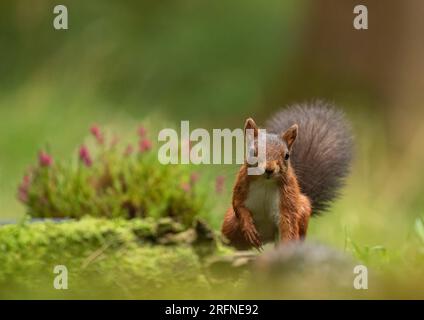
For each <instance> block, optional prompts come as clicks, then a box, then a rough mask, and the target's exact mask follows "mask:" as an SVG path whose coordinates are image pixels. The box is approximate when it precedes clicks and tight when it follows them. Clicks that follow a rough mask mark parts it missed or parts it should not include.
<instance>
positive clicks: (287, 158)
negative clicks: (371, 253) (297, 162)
mask: <svg viewBox="0 0 424 320" xmlns="http://www.w3.org/2000/svg"><path fill="white" fill-rule="evenodd" d="M289 158H290V154H289V153H288V152H286V154H285V155H284V160H289Z"/></svg>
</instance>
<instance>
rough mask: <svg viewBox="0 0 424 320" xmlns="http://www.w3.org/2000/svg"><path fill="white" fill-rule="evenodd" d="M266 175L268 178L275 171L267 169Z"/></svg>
mask: <svg viewBox="0 0 424 320" xmlns="http://www.w3.org/2000/svg"><path fill="white" fill-rule="evenodd" d="M265 173H266V174H267V176H270V175H271V174H273V173H274V169H272V168H266V169H265Z"/></svg>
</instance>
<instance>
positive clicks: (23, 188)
mask: <svg viewBox="0 0 424 320" xmlns="http://www.w3.org/2000/svg"><path fill="white" fill-rule="evenodd" d="M30 186H31V177H30V175H29V174H26V175H25V176H24V178H23V179H22V182H21V184H20V185H19V187H18V199H19V200H20V201H22V202H23V203H27V202H28V191H29V187H30Z"/></svg>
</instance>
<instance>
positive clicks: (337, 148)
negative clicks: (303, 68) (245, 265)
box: [266, 101, 353, 214]
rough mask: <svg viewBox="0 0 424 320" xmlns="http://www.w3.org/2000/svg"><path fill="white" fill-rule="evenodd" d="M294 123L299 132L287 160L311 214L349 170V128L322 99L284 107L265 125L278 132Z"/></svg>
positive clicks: (324, 206)
mask: <svg viewBox="0 0 424 320" xmlns="http://www.w3.org/2000/svg"><path fill="white" fill-rule="evenodd" d="M295 123H297V124H298V126H299V133H298V137H297V140H296V142H295V143H294V145H293V150H292V152H291V156H290V159H291V164H292V165H293V168H294V170H295V172H296V175H297V179H298V182H299V184H300V187H301V189H302V192H303V193H304V194H306V195H307V196H308V197H309V199H310V200H311V201H312V208H313V214H317V213H320V212H323V211H325V210H326V209H327V208H328V207H329V205H330V202H331V201H332V200H334V198H336V197H337V195H338V193H339V190H340V188H341V187H342V186H343V184H344V179H345V178H346V176H347V175H348V173H349V169H350V163H351V159H352V149H353V139H352V135H351V129H350V125H349V124H348V122H347V121H346V119H345V117H344V114H343V112H341V111H340V110H337V109H335V108H334V106H332V105H331V104H328V103H325V102H323V101H316V102H313V103H311V104H300V105H294V106H291V107H289V108H287V109H284V110H282V111H280V112H278V113H277V114H276V115H275V116H274V117H272V118H271V119H269V120H268V122H267V125H266V129H267V131H268V132H270V133H277V134H279V133H281V132H282V131H285V130H286V129H288V128H289V127H290V126H291V125H293V124H295Z"/></svg>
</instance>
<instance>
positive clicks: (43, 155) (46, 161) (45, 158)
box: [38, 151, 53, 167]
mask: <svg viewBox="0 0 424 320" xmlns="http://www.w3.org/2000/svg"><path fill="white" fill-rule="evenodd" d="M38 163H39V164H40V166H41V167H50V166H51V165H52V164H53V158H52V156H51V155H49V154H48V153H47V152H44V151H40V153H39V154H38Z"/></svg>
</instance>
